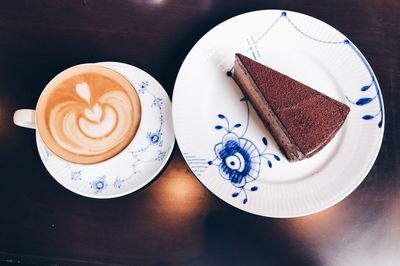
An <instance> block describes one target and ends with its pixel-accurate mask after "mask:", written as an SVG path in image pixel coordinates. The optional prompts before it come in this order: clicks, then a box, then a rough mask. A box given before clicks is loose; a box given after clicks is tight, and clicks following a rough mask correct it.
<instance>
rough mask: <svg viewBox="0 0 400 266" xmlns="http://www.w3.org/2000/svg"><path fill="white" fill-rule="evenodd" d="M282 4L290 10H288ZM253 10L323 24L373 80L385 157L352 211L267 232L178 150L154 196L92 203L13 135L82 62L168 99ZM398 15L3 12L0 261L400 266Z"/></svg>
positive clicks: (318, 5) (267, 222)
mask: <svg viewBox="0 0 400 266" xmlns="http://www.w3.org/2000/svg"><path fill="white" fill-rule="evenodd" d="M279 2H281V3H279ZM258 9H287V10H294V11H298V12H302V13H305V14H309V15H311V16H314V17H316V18H319V19H321V20H323V21H325V22H327V23H329V24H331V25H332V26H334V27H335V28H337V29H338V30H340V31H341V32H343V33H344V34H345V35H347V36H348V37H349V38H350V39H351V40H352V41H353V42H354V43H355V44H356V45H357V46H358V48H359V49H360V50H361V51H362V52H363V53H364V55H365V56H366V58H367V59H368V60H369V63H370V64H371V66H372V68H373V69H374V71H375V73H376V75H377V77H378V79H379V82H380V85H381V88H382V93H383V98H384V101H385V109H386V128H385V137H384V140H383V145H382V148H381V151H380V154H379V157H378V159H377V161H376V163H375V165H374V167H373V168H372V170H371V172H370V173H369V175H368V176H367V177H366V179H365V180H364V181H363V183H362V184H361V185H360V186H359V187H358V188H357V189H356V190H355V191H354V192H353V193H352V194H351V195H350V196H349V197H347V198H346V199H345V200H343V201H342V202H340V203H339V204H337V205H335V206H334V207H331V208H329V209H327V210H326V211H323V212H320V213H318V214H314V215H311V216H307V217H303V218H296V219H270V218H263V217H258V216H255V215H251V214H248V213H245V212H242V211H240V210H237V209H235V208H233V207H231V206H229V205H227V204H226V203H224V202H222V201H221V200H219V199H218V198H217V197H216V196H214V195H213V194H211V193H210V192H209V191H208V190H206V189H205V188H204V187H203V186H202V185H201V184H200V183H199V182H198V180H197V179H196V178H195V176H194V175H193V174H192V173H191V172H190V170H189V168H188V166H187V165H186V164H185V162H184V161H183V159H182V156H181V154H180V151H179V149H178V148H176V149H175V151H174V154H173V157H172V159H171V161H170V163H169V165H168V166H167V168H166V169H165V171H164V172H163V174H162V175H161V176H160V177H159V178H158V179H157V180H155V181H154V182H153V183H152V184H151V185H150V186H148V187H146V188H145V189H142V190H140V191H138V192H136V193H133V194H131V195H128V196H125V197H122V198H117V199H112V200H95V199H89V198H84V197H81V196H78V195H76V194H74V193H71V192H69V191H68V190H66V189H65V188H63V187H62V186H61V185H59V184H58V183H57V182H56V181H55V180H54V179H53V178H52V177H51V176H50V175H49V174H48V173H47V171H46V169H45V168H44V166H43V165H42V163H41V161H40V159H39V156H38V154H37V150H36V146H35V141H34V132H33V131H31V130H28V129H22V128H18V127H16V126H14V125H13V123H12V115H13V112H14V111H15V110H16V109H18V108H22V107H30V108H33V107H34V105H35V103H36V100H37V98H38V96H39V94H40V92H41V90H42V89H43V88H44V86H45V85H46V84H47V82H48V81H49V80H50V79H51V78H52V77H53V76H54V75H55V74H57V73H58V72H60V71H61V70H63V69H65V68H67V67H69V66H72V65H75V64H79V63H84V62H98V61H106V60H112V61H121V62H126V63H129V64H132V65H135V66H138V67H140V68H142V69H144V70H146V71H148V72H149V73H151V74H152V75H153V76H154V77H155V78H156V79H158V80H159V81H160V83H161V84H163V86H164V87H165V88H166V89H167V91H168V93H169V95H170V96H171V95H172V91H173V85H174V81H175V78H176V75H177V72H178V70H179V67H180V65H181V63H182V61H183V59H184V57H185V55H186V54H187V53H188V52H189V50H190V49H191V47H192V46H193V45H194V44H195V42H196V41H197V40H198V39H199V38H200V37H201V36H202V35H203V34H205V33H206V32H207V31H208V30H210V29H211V28H212V27H213V26H215V25H217V24H218V23H220V22H222V21H224V20H226V19H228V18H230V17H232V16H235V15H238V14H241V13H244V12H247V11H252V10H258ZM399 26H400V2H399V1H398V0H382V1H379V0H367V1H356V0H353V1H344V0H338V1H328V0H320V1H316V0H315V1H313V0H307V1H265V0H259V1H236V0H231V1H214V0H196V1H194V0H185V1H178V0H130V1H128V0H126V1H91V0H83V1H68V0H58V1H50V0H48V1H6V0H2V1H1V2H0V121H1V123H0V159H1V160H0V180H1V183H0V261H8V262H23V263H35V264H38V263H39V264H62V265H71V264H82V265H87V264H101V265H102V264H124V265H125V264H129V265H224V264H230V265H232V264H233V265H399V264H400V143H399V137H400V108H399V102H400V93H399V92H400V30H399Z"/></svg>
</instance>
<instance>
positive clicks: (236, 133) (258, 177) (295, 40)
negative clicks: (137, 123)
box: [172, 10, 384, 217]
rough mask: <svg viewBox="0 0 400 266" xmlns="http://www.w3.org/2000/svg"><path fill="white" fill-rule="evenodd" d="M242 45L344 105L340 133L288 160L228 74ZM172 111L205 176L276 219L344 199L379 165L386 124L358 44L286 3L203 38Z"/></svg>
mask: <svg viewBox="0 0 400 266" xmlns="http://www.w3.org/2000/svg"><path fill="white" fill-rule="evenodd" d="M237 52H239V53H242V54H245V55H247V56H249V57H251V58H253V59H255V60H258V61H259V62H261V63H263V64H265V65H267V66H269V67H272V68H274V69H276V70H278V71H280V72H282V73H285V74H287V75H289V76H291V77H293V78H295V79H297V80H299V81H301V82H303V83H305V84H307V85H309V86H311V87H313V88H315V89H317V90H319V91H321V92H323V93H325V94H327V95H329V96H330V97H333V98H335V99H337V100H339V101H341V102H344V103H346V104H347V105H348V106H349V107H350V108H351V111H350V114H349V116H348V118H347V120H346V122H345V124H344V126H343V127H342V129H341V130H340V131H339V132H338V134H337V135H336V136H335V138H334V139H333V140H332V141H331V142H330V143H329V144H328V145H327V146H326V147H325V148H324V149H322V150H321V151H320V152H319V153H318V154H316V155H315V156H313V157H312V158H310V159H307V160H304V161H301V162H296V163H289V162H288V161H287V159H286V158H285V156H284V155H283V154H281V152H280V151H279V149H278V147H277V145H276V143H275V141H274V140H273V138H272V137H271V135H270V134H269V132H268V131H267V130H266V129H265V128H264V127H263V125H262V123H261V121H260V119H259V118H258V116H257V115H256V113H255V112H254V110H253V108H252V107H251V106H250V105H249V103H248V102H247V101H241V99H242V97H243V95H242V93H241V92H240V90H239V88H238V87H237V85H236V84H235V82H234V81H233V80H232V79H231V78H230V77H228V76H227V75H226V72H227V71H228V70H230V69H231V68H232V66H233V61H234V54H235V53H237ZM172 111H173V119H174V129H175V134H176V136H177V141H178V144H179V147H180V149H181V151H182V153H183V155H184V158H185V160H186V162H187V163H188V164H189V166H190V168H191V170H192V171H193V173H194V174H195V175H196V176H197V178H198V179H199V180H200V181H201V182H202V183H203V184H204V185H205V186H206V187H207V188H208V189H209V190H210V191H211V192H212V193H214V194H215V195H217V196H218V197H219V198H221V199H222V200H224V201H226V202H227V203H229V204H231V205H233V206H235V207H237V208H239V209H242V210H244V211H247V212H250V213H254V214H258V215H263V216H269V217H296V216H303V215H308V214H311V213H315V212H317V211H320V210H323V209H325V208H328V207H330V206H332V205H333V204H335V203H337V202H339V201H340V200H342V199H343V198H345V197H346V196H347V195H349V194H350V193H351V192H352V191H353V190H354V189H355V188H356V187H357V186H358V185H359V184H360V183H361V181H362V180H363V179H364V178H365V176H366V175H367V174H368V172H369V170H370V169H371V167H372V165H373V163H374V161H375V159H376V157H377V154H378V152H379V149H380V146H381V142H382V137H383V131H384V109H383V100H382V97H381V92H380V88H379V84H378V82H377V79H376V77H375V75H374V73H373V71H372V69H371V67H370V66H369V64H368V63H367V61H366V59H365V58H364V56H363V55H362V54H361V52H360V51H359V50H358V49H357V48H356V46H355V45H354V44H353V43H352V42H351V41H350V40H349V39H348V38H346V37H345V36H344V35H343V34H341V33H340V32H339V31H337V30H336V29H334V28H333V27H331V26H329V25H327V24H326V23H324V22H322V21H320V20H317V19H315V18H312V17H310V16H307V15H303V14H300V13H295V12H288V11H279V10H263V11H256V12H250V13H246V14H243V15H239V16H236V17H234V18H231V19H229V20H227V21H225V22H223V23H221V24H220V25H218V26H216V27H215V28H213V29H212V30H211V31H209V32H208V33H207V34H206V35H205V36H203V37H202V38H201V39H200V40H199V42H198V43H197V44H196V45H195V46H194V47H193V49H192V50H191V51H190V53H189V54H188V55H187V57H186V59H185V61H184V62H183V64H182V67H181V69H180V71H179V74H178V77H177V80H176V83H175V89H174V95H173V108H172ZM228 141H231V143H235V145H234V148H232V147H231V150H229V147H228V145H227V143H228ZM232 141H233V142H232ZM221 150H224V151H225V152H224V153H221ZM221 154H224V155H221Z"/></svg>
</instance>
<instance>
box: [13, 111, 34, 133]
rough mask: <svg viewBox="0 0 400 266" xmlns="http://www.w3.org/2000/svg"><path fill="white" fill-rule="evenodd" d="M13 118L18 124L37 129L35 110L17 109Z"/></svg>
mask: <svg viewBox="0 0 400 266" xmlns="http://www.w3.org/2000/svg"><path fill="white" fill-rule="evenodd" d="M13 120H14V124H16V125H17V126H20V127H27V128H32V129H36V125H35V110H32V109H19V110H17V111H15V113H14V119H13Z"/></svg>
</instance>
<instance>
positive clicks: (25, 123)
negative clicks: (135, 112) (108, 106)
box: [13, 64, 141, 164]
mask: <svg viewBox="0 0 400 266" xmlns="http://www.w3.org/2000/svg"><path fill="white" fill-rule="evenodd" d="M82 66H85V67H87V66H96V67H101V68H106V69H107V71H111V72H114V73H117V74H118V75H120V76H122V77H124V75H123V74H122V73H120V72H119V71H117V70H116V69H112V68H109V67H107V66H104V65H102V64H80V65H76V66H73V67H70V68H68V69H66V70H64V71H62V72H60V73H59V74H58V75H56V76H55V77H54V78H53V79H52V80H51V81H50V82H49V83H48V84H47V85H46V87H45V88H44V89H43V91H42V92H41V94H40V96H39V99H38V101H37V103H36V110H37V109H38V105H39V103H40V99H41V97H42V96H43V93H44V92H45V91H46V90H49V89H51V87H52V86H53V82H54V81H55V80H56V79H57V78H59V77H62V76H63V75H64V74H65V72H67V71H70V70H71V69H74V68H77V67H82ZM125 79H126V78H125ZM126 80H127V81H129V80H128V79H126ZM129 83H130V85H131V86H132V88H134V84H132V82H131V81H129ZM133 91H134V93H135V94H136V96H137V98H138V105H137V106H136V107H138V109H139V118H138V119H139V122H138V124H137V126H136V129H135V131H136V132H137V130H138V129H139V127H140V124H141V114H140V112H141V103H140V99H139V96H138V95H137V92H136V90H135V89H133ZM36 110H35V109H19V110H17V111H15V113H14V117H13V121H14V124H15V125H17V126H20V127H25V128H31V129H35V130H36V131H37V133H38V135H39V137H40V138H41V139H42V141H43V137H42V135H41V134H40V130H38V128H37V126H36V125H37V121H38V117H37V112H36ZM135 136H136V134H134V136H133V138H132V139H130V141H129V143H132V142H133V140H134V139H135ZM45 146H46V147H47V148H48V149H49V150H52V149H51V147H48V145H45ZM127 146H129V144H128V145H126V146H125V148H123V149H121V150H120V151H119V152H117V153H116V154H114V155H113V156H111V157H109V158H107V159H105V160H100V161H98V162H94V163H84V162H82V164H96V163H101V162H103V161H107V160H110V159H112V158H114V157H116V156H117V155H118V154H120V153H122V152H123V151H124V150H125V149H126V148H127ZM53 154H54V155H56V156H57V157H59V158H60V159H62V160H65V161H68V160H66V159H64V158H62V157H61V156H58V155H57V153H55V152H54V151H53ZM73 163H77V164H81V162H73Z"/></svg>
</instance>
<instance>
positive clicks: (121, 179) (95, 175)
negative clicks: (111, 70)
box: [37, 63, 174, 198]
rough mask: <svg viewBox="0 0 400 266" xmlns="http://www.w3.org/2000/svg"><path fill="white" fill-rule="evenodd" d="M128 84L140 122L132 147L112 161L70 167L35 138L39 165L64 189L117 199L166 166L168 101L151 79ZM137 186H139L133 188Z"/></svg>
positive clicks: (169, 149) (169, 138)
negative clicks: (133, 92)
mask: <svg viewBox="0 0 400 266" xmlns="http://www.w3.org/2000/svg"><path fill="white" fill-rule="evenodd" d="M105 64H106V65H108V64H110V66H111V67H116V68H117V69H122V70H123V71H126V75H127V77H129V75H130V73H131V72H136V75H138V76H149V75H148V74H147V73H145V72H143V71H141V70H139V69H137V68H134V67H133V66H129V65H125V64H120V63H105ZM131 82H132V83H134V87H135V88H136V89H137V92H138V95H139V98H140V101H141V105H142V122H141V125H140V127H139V129H138V132H137V134H136V136H135V138H134V140H133V141H132V143H131V144H129V146H128V147H127V148H126V149H125V150H124V151H122V152H121V153H120V154H118V155H117V156H115V157H114V158H112V159H110V160H108V161H105V162H102V163H99V164H96V165H78V164H72V163H69V162H66V161H63V160H61V159H60V158H58V157H57V156H55V155H53V154H52V153H51V152H50V151H49V150H48V149H47V148H46V147H45V145H44V144H43V142H42V141H41V139H40V137H39V135H38V134H37V143H38V148H39V152H40V155H41V158H42V161H43V163H44V164H45V166H46V168H47V169H48V170H49V172H50V173H51V174H52V175H53V177H54V178H55V179H56V180H57V181H59V182H60V183H61V184H62V185H64V186H65V187H66V188H68V189H70V190H72V191H74V192H76V193H78V194H81V195H84V196H88V197H94V198H111V197H117V196H121V195H125V194H127V193H130V192H132V191H134V190H136V189H138V188H140V187H141V186H143V185H144V184H145V183H147V182H149V181H150V180H151V179H152V178H153V177H154V176H155V175H156V174H157V173H158V171H159V170H161V167H162V166H163V165H164V164H165V163H166V161H167V159H168V157H169V155H170V154H171V152H172V148H173V145H174V135H173V130H172V125H171V124H172V121H171V120H172V117H171V110H170V108H171V103H170V101H169V98H168V96H167V94H166V93H165V91H163V89H162V87H161V85H159V84H158V83H157V82H156V81H155V80H152V78H151V80H143V81H139V82H134V81H132V80H131ZM144 120H146V122H145V123H144V122H143V121H144ZM143 123H144V124H143ZM60 172H62V173H64V174H60ZM65 173H66V174H65ZM138 182H140V184H136V183H138Z"/></svg>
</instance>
